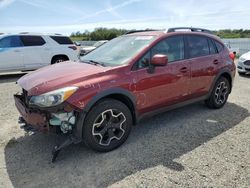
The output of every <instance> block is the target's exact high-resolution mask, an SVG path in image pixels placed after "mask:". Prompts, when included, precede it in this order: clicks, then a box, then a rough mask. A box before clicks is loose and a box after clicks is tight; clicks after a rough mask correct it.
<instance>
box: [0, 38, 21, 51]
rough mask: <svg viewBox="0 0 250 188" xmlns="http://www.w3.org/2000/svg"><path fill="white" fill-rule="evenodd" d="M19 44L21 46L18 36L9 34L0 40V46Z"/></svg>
mask: <svg viewBox="0 0 250 188" xmlns="http://www.w3.org/2000/svg"><path fill="white" fill-rule="evenodd" d="M21 46H23V43H22V41H21V40H20V38H19V37H18V36H9V37H5V38H2V39H1V40H0V48H13V47H21Z"/></svg>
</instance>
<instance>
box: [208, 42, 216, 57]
mask: <svg viewBox="0 0 250 188" xmlns="http://www.w3.org/2000/svg"><path fill="white" fill-rule="evenodd" d="M208 44H209V51H210V54H216V53H217V51H216V48H215V46H214V43H213V41H212V40H211V39H208Z"/></svg>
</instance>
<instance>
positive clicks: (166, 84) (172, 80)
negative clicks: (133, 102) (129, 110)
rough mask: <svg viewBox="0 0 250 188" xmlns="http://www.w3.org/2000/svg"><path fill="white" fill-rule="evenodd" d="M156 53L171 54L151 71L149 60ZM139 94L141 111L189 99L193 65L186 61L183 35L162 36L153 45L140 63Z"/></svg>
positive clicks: (138, 63)
mask: <svg viewBox="0 0 250 188" xmlns="http://www.w3.org/2000/svg"><path fill="white" fill-rule="evenodd" d="M155 54H164V55H167V56H168V64H167V65H166V66H159V67H154V71H153V72H150V71H148V70H149V66H152V65H150V59H151V58H152V57H153V56H154V55H155ZM134 73H135V74H136V75H137V81H136V94H137V99H138V100H137V108H138V110H139V113H145V112H148V111H152V110H154V109H158V108H161V107H164V106H168V105H172V104H175V103H177V102H181V101H183V100H185V99H186V98H188V95H189V81H190V64H189V60H185V54H184V41H183V37H182V36H174V37H169V38H166V39H163V40H162V41H160V42H159V43H158V44H156V45H155V46H154V47H152V48H151V49H150V50H149V51H148V52H147V53H146V54H145V55H144V56H143V57H142V58H141V59H140V60H139V61H138V62H137V70H136V71H135V72H134Z"/></svg>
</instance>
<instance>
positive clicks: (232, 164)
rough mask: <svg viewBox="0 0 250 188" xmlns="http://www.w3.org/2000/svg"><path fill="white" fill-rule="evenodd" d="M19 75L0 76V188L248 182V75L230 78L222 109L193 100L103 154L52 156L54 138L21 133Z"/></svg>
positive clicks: (79, 151) (82, 151) (77, 149)
mask: <svg viewBox="0 0 250 188" xmlns="http://www.w3.org/2000/svg"><path fill="white" fill-rule="evenodd" d="M20 76H22V75H11V76H1V78H0V95H1V98H0V104H1V108H0V114H1V116H0V121H1V126H0V187H52V186H53V187H107V186H111V187H224V186H225V187H249V186H250V123H249V122H250V76H246V77H239V76H238V75H237V76H236V79H235V82H234V88H233V92H232V94H231V95H230V97H229V102H228V103H227V104H226V105H225V107H224V108H223V109H220V110H210V109H208V108H206V107H205V106H204V104H202V103H198V104H193V105H189V106H186V107H184V108H180V109H177V110H174V111H171V112H166V113H163V114H160V115H157V116H154V117H152V118H150V119H147V120H144V121H143V122H141V123H140V124H139V125H138V126H136V127H134V128H133V130H132V132H131V135H130V137H129V139H128V141H127V142H126V143H125V144H124V145H123V146H122V147H120V148H119V149H117V150H115V151H112V152H109V153H96V152H93V151H91V150H89V149H87V148H85V147H84V146H83V145H81V144H80V145H74V146H72V147H69V148H67V149H65V150H63V151H62V152H61V153H60V155H59V157H58V160H57V162H56V163H55V164H52V163H51V162H50V160H51V149H52V148H53V146H54V144H55V143H56V142H58V140H60V138H59V137H58V136H57V137H55V136H53V135H49V134H42V133H37V134H34V135H28V134H24V132H23V131H22V130H21V129H19V127H18V124H17V118H18V113H17V111H16V109H15V107H14V102H13V97H12V95H13V93H15V92H17V91H18V90H19V88H18V87H17V85H16V84H15V81H16V80H17V79H18V78H19V77H20Z"/></svg>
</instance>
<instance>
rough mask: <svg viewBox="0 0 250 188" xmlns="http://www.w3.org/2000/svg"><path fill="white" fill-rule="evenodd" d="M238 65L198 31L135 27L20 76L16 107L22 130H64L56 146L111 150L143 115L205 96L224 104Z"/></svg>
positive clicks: (210, 102) (222, 47) (215, 39)
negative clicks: (79, 145) (81, 53)
mask: <svg viewBox="0 0 250 188" xmlns="http://www.w3.org/2000/svg"><path fill="white" fill-rule="evenodd" d="M234 76H235V65H234V62H233V60H232V59H231V58H230V54H229V51H228V49H227V48H226V47H225V45H224V44H223V42H222V41H221V40H220V39H219V38H218V37H217V36H215V35H213V34H212V33H211V32H210V31H208V30H205V29H199V28H171V29H169V30H168V31H165V32H164V31H152V30H151V31H144V32H141V31H140V32H130V33H127V34H125V35H123V36H120V37H117V38H115V39H113V40H111V41H109V42H108V43H106V44H104V45H103V46H101V47H99V48H97V49H96V50H94V51H92V52H90V53H88V54H87V55H85V56H83V57H81V60H80V61H79V62H64V63H60V64H54V65H51V66H47V67H45V68H41V69H39V70H37V71H35V72H32V73H30V74H27V75H25V76H23V77H22V78H20V79H19V80H18V82H17V83H18V84H19V85H20V86H21V87H22V93H21V94H16V95H15V96H14V98H15V104H16V107H17V109H18V111H19V112H20V114H21V117H20V118H19V121H20V122H21V123H22V124H23V127H24V128H26V129H27V128H28V129H30V127H32V128H36V129H39V130H43V131H54V130H55V131H56V132H57V133H58V132H61V133H64V134H67V135H68V137H67V139H66V140H65V142H63V143H62V144H60V145H58V146H56V147H55V148H54V152H53V154H54V158H53V159H55V157H56V155H57V154H58V152H59V151H60V149H61V148H63V147H65V146H67V145H69V144H71V143H79V142H81V141H84V142H85V144H86V145H87V146H89V147H90V148H92V149H94V150H97V151H102V152H107V151H111V150H113V149H115V148H117V147H118V146H120V145H121V144H123V143H124V141H125V140H126V139H127V138H128V136H129V133H130V130H131V126H132V125H134V124H136V123H137V122H138V121H139V120H140V119H142V118H144V117H146V116H149V115H151V116H152V115H153V114H156V113H159V112H162V111H165V110H169V109H173V108H176V107H180V106H182V105H186V104H189V103H193V102H196V101H205V103H206V105H207V106H208V107H210V108H215V109H217V108H221V107H222V106H223V105H224V104H225V103H226V101H227V98H228V95H229V94H230V92H231V89H232V85H233V79H234Z"/></svg>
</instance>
